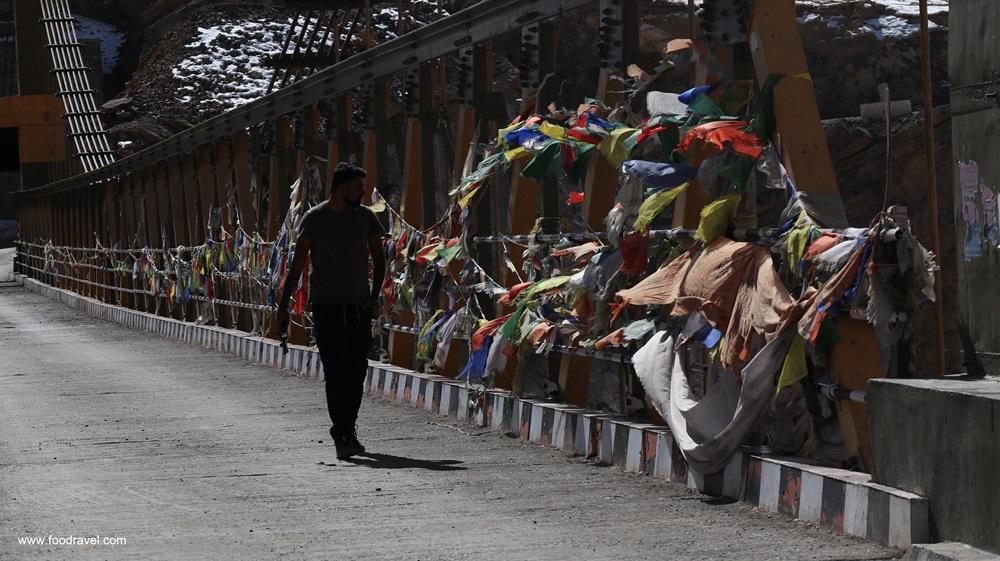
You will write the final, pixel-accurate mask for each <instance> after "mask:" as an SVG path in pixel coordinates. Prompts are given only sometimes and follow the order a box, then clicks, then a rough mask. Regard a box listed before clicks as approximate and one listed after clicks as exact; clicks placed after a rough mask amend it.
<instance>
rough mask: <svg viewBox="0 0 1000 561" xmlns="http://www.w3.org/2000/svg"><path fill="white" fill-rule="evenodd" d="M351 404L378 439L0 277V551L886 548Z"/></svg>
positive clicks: (686, 555) (395, 557) (373, 554)
mask: <svg viewBox="0 0 1000 561" xmlns="http://www.w3.org/2000/svg"><path fill="white" fill-rule="evenodd" d="M361 423H362V428H361V430H360V436H361V438H362V440H363V441H364V442H365V443H366V444H367V445H368V447H369V448H370V449H371V450H372V451H374V452H376V453H374V454H372V455H371V456H370V457H368V458H362V459H359V460H357V461H354V462H339V461H337V460H336V458H335V457H334V449H333V446H332V444H331V442H330V438H329V435H328V434H327V427H328V419H327V416H326V410H325V401H324V398H323V386H322V384H321V383H319V382H316V381H312V380H306V379H302V378H297V377H295V376H292V375H290V374H287V373H284V372H282V371H278V370H273V369H269V368H263V367H258V366H253V365H250V364H247V363H246V362H244V361H242V360H239V359H236V358H232V357H228V356H225V355H223V354H220V353H215V352H210V351H207V350H203V349H200V348H196V347H192V346H188V345H184V344H180V343H176V342H171V341H167V340H164V339H159V338H156V337H153V336H151V335H148V334H142V333H137V332H132V331H129V330H126V329H124V328H121V327H119V326H117V325H114V324H111V323H107V322H103V321H96V320H93V319H90V318H88V317H85V316H83V315H81V314H80V313H78V312H75V311H73V310H70V309H68V308H66V307H64V306H62V305H61V304H58V303H56V302H53V301H50V300H47V299H44V298H42V297H40V296H35V295H31V294H28V293H26V292H23V291H22V290H21V289H17V288H9V289H0V559H12V560H18V561H22V560H34V559H46V560H48V559H66V560H85V559H109V560H110V559H116V560H117V559H141V560H144V561H148V560H158V559H170V560H179V559H190V560H197V561H205V560H213V559H224V560H228V561H243V560H264V559H291V560H294V559H310V560H320V559H322V560H327V559H347V560H362V559H364V560H367V559H371V560H390V561H401V560H427V561H445V560H453V559H469V560H476V561H490V560H500V559H503V560H548V559H551V560H574V561H578V560H588V559H595V560H597V559H599V560H624V559H649V560H658V561H660V560H668V559H669V560H685V561H688V560H701V559H738V560H741V561H751V560H756V559H780V560H812V559H826V560H834V559H852V560H861V559H888V558H892V557H895V556H897V555H898V552H896V551H893V550H888V549H884V548H881V547H878V546H875V545H870V544H866V543H863V542H859V541H856V540H853V539H848V538H844V537H840V536H836V535H834V534H832V533H830V532H828V531H826V530H824V529H820V528H816V527H812V526H808V525H805V524H802V523H799V522H795V521H793V520H791V519H788V518H786V517H783V516H779V515H769V514H764V513H760V512H757V511H754V510H753V509H751V508H749V507H747V506H745V505H741V504H738V503H736V504H733V503H727V502H719V501H713V500H710V499H706V498H704V497H702V496H700V495H698V494H696V493H693V492H690V491H688V490H687V489H686V488H684V487H682V486H679V485H675V484H671V483H666V482H661V481H655V480H653V479H652V478H649V477H644V476H632V475H626V474H624V473H622V472H620V471H618V470H617V469H615V468H610V467H597V466H592V465H588V464H587V463H586V462H584V461H582V460H580V459H574V458H567V457H565V456H563V455H562V454H561V453H560V452H558V451H555V450H553V449H548V448H541V447H535V446H529V445H524V444H521V443H520V442H519V441H517V440H514V439H511V438H507V437H505V436H501V435H498V434H493V433H483V432H481V431H480V430H479V429H477V428H475V427H471V426H467V425H461V426H459V425H450V424H446V422H445V421H443V420H442V419H441V418H439V417H432V416H430V415H427V414H425V413H422V412H418V411H416V410H413V409H409V408H405V407H403V406H399V405H394V404H387V403H381V402H377V401H373V400H370V399H367V398H366V401H365V403H364V407H363V410H362V419H361ZM49 536H52V538H51V540H52V542H51V543H50V542H49V539H50V538H49ZM27 538H33V539H41V540H42V541H43V542H44V543H43V544H41V545H37V544H34V545H27V544H24V543H20V542H21V541H25V539H27ZM122 538H123V539H124V540H125V543H124V544H121V543H118V544H116V545H112V544H111V543H97V544H92V543H91V544H81V543H79V542H82V541H85V540H94V539H96V540H98V541H99V542H104V541H105V540H109V539H110V540H109V541H115V540H118V539H122ZM74 540H75V541H77V542H78V543H73V541H74Z"/></svg>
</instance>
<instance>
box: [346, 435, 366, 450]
mask: <svg viewBox="0 0 1000 561" xmlns="http://www.w3.org/2000/svg"><path fill="white" fill-rule="evenodd" d="M348 438H349V439H350V440H351V444H353V445H354V449H355V450H357V452H356V453H357V454H364V453H365V445H364V444H361V442H360V441H359V440H358V431H357V430H352V431H351V434H349V435H348Z"/></svg>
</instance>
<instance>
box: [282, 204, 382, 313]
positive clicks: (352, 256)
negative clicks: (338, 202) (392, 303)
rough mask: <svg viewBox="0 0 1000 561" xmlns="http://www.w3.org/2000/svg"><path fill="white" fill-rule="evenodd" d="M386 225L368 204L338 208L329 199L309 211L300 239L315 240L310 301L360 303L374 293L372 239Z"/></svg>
mask: <svg viewBox="0 0 1000 561" xmlns="http://www.w3.org/2000/svg"><path fill="white" fill-rule="evenodd" d="M383 234H385V228H383V227H382V223H381V222H379V220H378V217H376V216H375V213H374V212H372V211H371V209H369V208H368V207H365V206H359V207H357V208H347V209H344V210H334V209H332V208H330V207H329V206H328V205H327V203H326V201H324V202H322V203H320V204H318V205H316V206H314V207H313V208H311V209H310V210H309V212H307V213H306V215H305V217H304V218H303V219H302V224H301V225H300V226H299V238H301V239H307V240H310V241H311V242H312V248H311V252H310V253H311V255H312V273H311V274H310V276H309V301H310V303H312V304H338V305H353V306H358V305H361V304H364V303H365V301H366V300H367V299H368V297H369V296H370V295H371V285H370V283H369V282H368V239H369V238H370V237H372V236H381V235H383Z"/></svg>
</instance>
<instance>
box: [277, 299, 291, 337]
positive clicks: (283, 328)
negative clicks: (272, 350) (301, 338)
mask: <svg viewBox="0 0 1000 561" xmlns="http://www.w3.org/2000/svg"><path fill="white" fill-rule="evenodd" d="M289 323H290V318H289V316H288V306H287V305H284V306H278V332H279V333H288V324H289Z"/></svg>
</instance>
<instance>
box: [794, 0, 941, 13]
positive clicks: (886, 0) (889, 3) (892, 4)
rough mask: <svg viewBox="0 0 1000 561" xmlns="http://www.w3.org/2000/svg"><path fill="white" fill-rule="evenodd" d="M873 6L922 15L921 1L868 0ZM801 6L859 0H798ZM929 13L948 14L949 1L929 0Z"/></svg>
mask: <svg viewBox="0 0 1000 561" xmlns="http://www.w3.org/2000/svg"><path fill="white" fill-rule="evenodd" d="M867 1H868V2H869V3H871V4H876V5H879V6H885V7H886V8H888V9H890V10H893V11H894V12H896V13H897V14H898V15H902V16H915V15H917V14H919V13H920V1H919V0H867ZM795 3H796V4H798V5H799V6H821V7H826V6H837V5H841V4H856V3H858V0H797V1H796V2H795ZM927 13H929V14H946V13H948V0H927Z"/></svg>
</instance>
